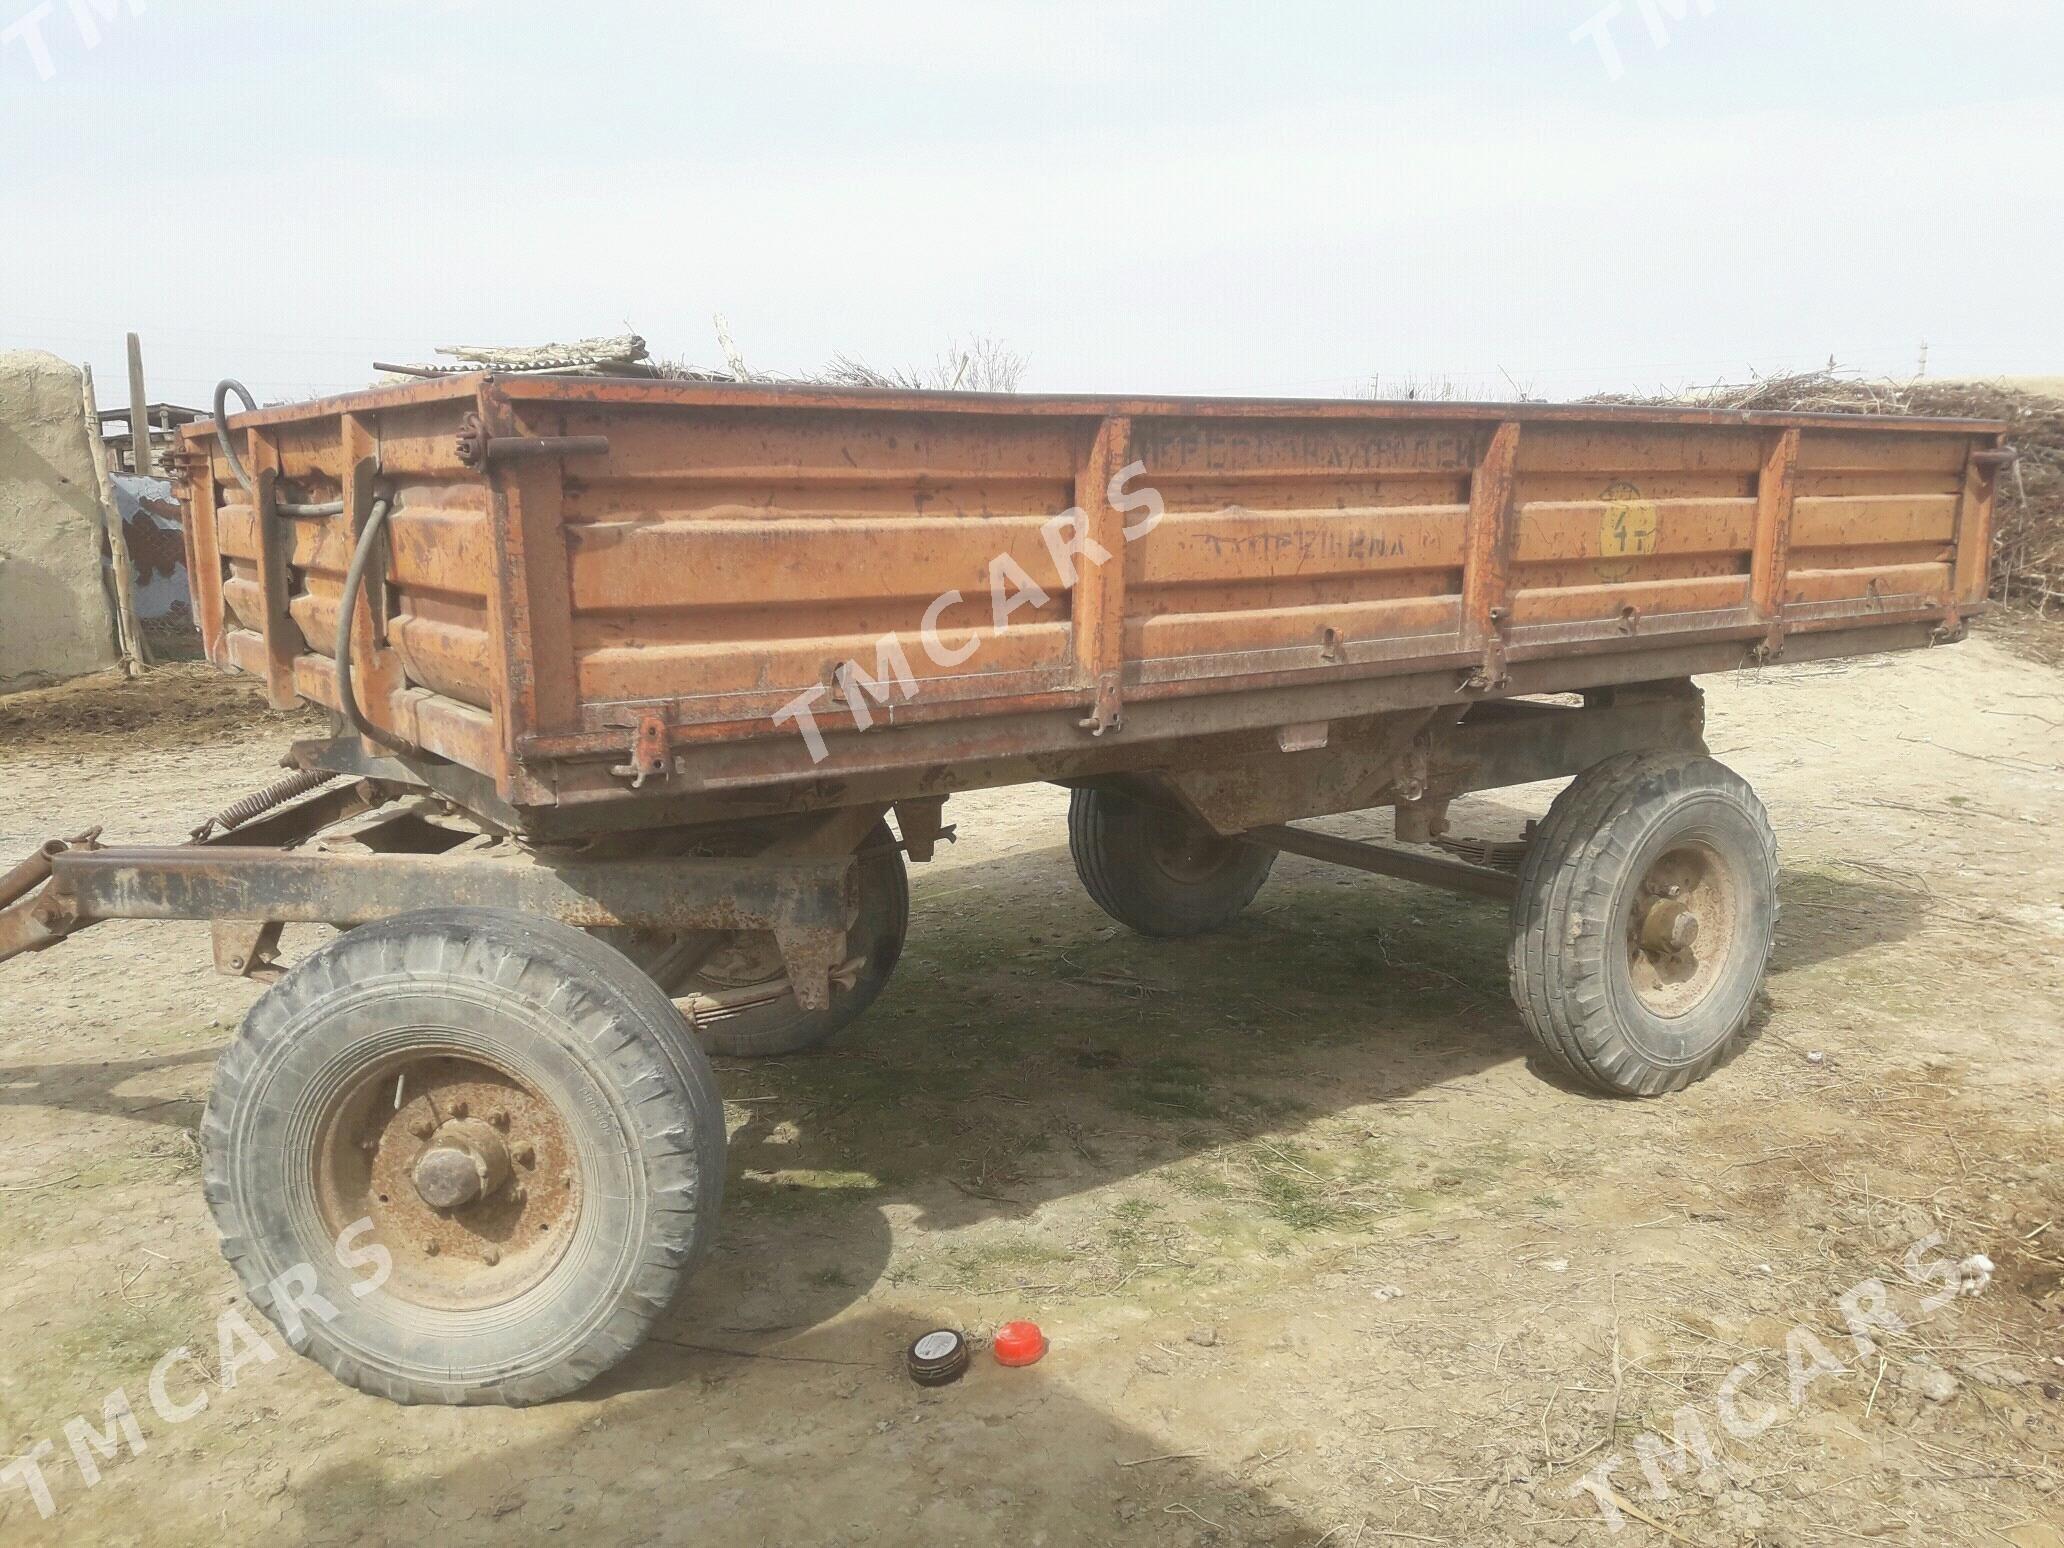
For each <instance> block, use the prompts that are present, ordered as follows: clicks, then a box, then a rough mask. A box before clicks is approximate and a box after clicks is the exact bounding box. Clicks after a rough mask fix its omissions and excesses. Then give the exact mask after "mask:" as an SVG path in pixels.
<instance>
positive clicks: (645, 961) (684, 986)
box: [595, 822, 910, 1059]
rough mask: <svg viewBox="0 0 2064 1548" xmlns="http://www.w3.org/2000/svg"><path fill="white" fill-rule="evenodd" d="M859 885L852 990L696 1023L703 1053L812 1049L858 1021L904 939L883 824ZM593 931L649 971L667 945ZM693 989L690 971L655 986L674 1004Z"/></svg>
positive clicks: (903, 906) (900, 889)
mask: <svg viewBox="0 0 2064 1548" xmlns="http://www.w3.org/2000/svg"><path fill="white" fill-rule="evenodd" d="M859 882H860V914H859V917H858V918H857V919H856V920H855V921H854V923H853V932H852V934H851V935H849V936H848V937H847V944H848V946H849V947H851V946H855V944H856V942H857V948H856V949H857V954H858V955H860V956H862V957H864V958H865V962H864V964H863V965H862V967H861V969H860V972H859V976H858V977H857V978H856V979H855V980H854V983H853V987H852V988H850V989H840V988H839V987H838V986H837V985H833V986H832V995H831V1004H830V1005H829V1006H828V1007H827V1008H825V1009H824V1010H819V1011H806V1010H804V1009H803V1008H802V1007H801V1006H799V1005H798V1004H796V1001H795V996H794V995H786V996H783V997H782V998H781V999H778V1000H773V1001H769V1002H768V1003H767V1004H765V1005H755V1006H753V1007H751V1008H750V1009H747V1010H742V1011H734V1012H732V1013H731V1014H729V1015H725V1016H713V1017H711V1018H710V1019H708V1020H707V1021H701V1022H697V1023H696V1024H695V1035H696V1037H697V1038H698V1039H699V1040H700V1041H701V1043H702V1046H703V1047H704V1048H706V1049H708V1050H709V1052H711V1053H712V1054H716V1055H718V1056H720V1057H723V1058H730V1059H772V1058H776V1057H778V1056H780V1055H782V1054H792V1053H801V1052H803V1051H804V1050H805V1049H809V1048H817V1047H820V1046H822V1045H823V1044H825V1043H828V1042H830V1041H831V1040H832V1039H833V1038H834V1037H836V1036H838V1034H839V1033H841V1032H843V1031H844V1030H845V1029H846V1028H847V1027H849V1026H851V1025H852V1024H853V1023H854V1022H855V1021H857V1020H859V1019H860V1017H861V1015H862V1014H864V1013H865V1012H866V1010H867V1008H868V1007H869V1006H870V1005H872V1004H873V1003H874V1002H875V1000H876V999H877V998H879V997H880V995H881V992H882V990H884V989H886V988H887V987H888V985H889V978H890V975H891V974H893V973H894V972H895V970H896V963H897V962H898V961H899V960H900V959H901V958H902V955H903V942H904V939H905V937H907V936H908V935H909V933H910V876H909V873H908V871H907V870H906V869H905V868H904V864H903V849H902V846H901V845H900V844H898V843H897V841H896V835H895V834H894V833H892V832H890V831H889V825H888V824H887V823H886V822H877V823H876V824H875V825H874V827H873V828H872V829H871V830H870V831H869V832H868V835H867V837H866V838H865V839H863V840H862V841H861V844H860V877H859ZM595 933H596V934H597V935H599V936H601V937H602V938H603V939H604V940H606V941H608V942H609V943H610V944H611V945H613V946H615V947H616V948H617V949H618V950H620V951H622V952H623V953H624V955H625V956H627V957H629V958H630V959H631V961H633V962H634V963H639V964H640V965H641V966H649V965H650V964H651V963H652V962H653V961H654V960H656V958H657V957H658V955H659V954H660V953H661V952H663V951H665V949H666V946H667V941H666V939H665V938H658V939H655V938H653V937H650V936H645V937H643V938H641V937H640V935H639V933H638V932H636V931H631V930H598V931H597V932H595ZM696 987H697V984H696V980H695V975H694V974H693V973H692V972H691V973H688V974H685V975H683V976H682V977H681V978H680V979H678V980H676V981H674V982H669V983H662V984H661V985H660V988H661V989H663V990H665V991H666V992H667V993H668V994H669V995H673V996H675V997H678V998H685V997H686V996H688V995H690V994H692V993H694V992H695V989H696Z"/></svg>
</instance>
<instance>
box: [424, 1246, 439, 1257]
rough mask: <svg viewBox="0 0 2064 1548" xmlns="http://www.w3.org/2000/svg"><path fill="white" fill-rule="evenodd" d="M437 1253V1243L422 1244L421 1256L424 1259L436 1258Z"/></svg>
mask: <svg viewBox="0 0 2064 1548" xmlns="http://www.w3.org/2000/svg"><path fill="white" fill-rule="evenodd" d="M438 1251H439V1249H438V1246H437V1243H435V1242H425V1243H424V1244H423V1256H424V1257H426V1258H434V1257H436V1256H437V1254H438Z"/></svg>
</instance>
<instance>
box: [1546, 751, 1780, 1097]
mask: <svg viewBox="0 0 2064 1548" xmlns="http://www.w3.org/2000/svg"><path fill="white" fill-rule="evenodd" d="M1692 832H1701V833H1703V835H1704V836H1705V837H1706V838H1707V840H1708V841H1709V842H1713V847H1714V848H1715V849H1716V850H1717V851H1718V852H1719V853H1721V855H1722V856H1723V858H1724V859H1725V860H1727V861H1728V862H1729V863H1730V865H1731V867H1732V868H1733V869H1734V871H1735V873H1736V876H1737V878H1738V880H1739V881H1740V883H1741V897H1740V902H1739V905H1738V907H1737V911H1736V929H1737V938H1736V939H1737V944H1736V946H1735V947H1734V949H1733V952H1732V960H1731V961H1730V962H1729V963H1728V964H1726V966H1725V967H1724V969H1723V971H1722V973H1721V976H1720V978H1719V979H1718V981H1716V982H1715V983H1714V985H1713V986H1712V988H1711V989H1710V990H1709V991H1708V992H1707V994H1706V996H1705V998H1704V999H1703V1000H1701V1001H1700V1002H1699V1003H1698V1004H1697V1005H1695V1006H1694V1007H1693V1008H1692V1009H1691V1010H1690V1011H1688V1012H1686V1013H1685V1014H1684V1015H1683V1016H1680V1017H1676V1018H1664V1017H1660V1016H1657V1015H1655V1014H1654V1013H1653V1012H1651V1011H1650V1010H1649V1009H1648V1008H1647V1007H1646V1006H1644V1005H1642V1004H1641V1003H1640V1001H1639V999H1638V998H1637V997H1636V995H1635V994H1634V991H1633V989H1632V986H1631V984H1630V983H1629V981H1628V978H1627V975H1626V973H1625V971H1624V963H1625V956H1626V946H1625V935H1624V929H1625V926H1624V924H1623V922H1622V921H1624V919H1625V917H1626V915H1625V912H1624V911H1625V909H1626V908H1627V906H1628V904H1629V892H1630V889H1632V888H1635V887H1638V886H1639V885H1640V884H1641V881H1642V879H1643V877H1644V876H1645V875H1646V874H1647V870H1648V865H1649V863H1650V859H1651V858H1652V857H1653V856H1655V855H1658V854H1661V853H1663V852H1665V850H1666V849H1667V848H1668V845H1669V843H1670V841H1671V840H1672V839H1674V838H1677V837H1681V836H1683V835H1685V834H1687V833H1692ZM1716 840H1717V841H1718V842H1714V841H1716ZM1723 845H1724V847H1722V846H1723ZM1777 912H1778V906H1777V840H1776V837H1775V835H1774V834H1773V833H1772V831H1771V827H1770V818H1769V814H1768V813H1766V812H1765V811H1764V809H1763V803H1762V802H1761V801H1759V800H1757V799H1756V794H1755V792H1754V791H1753V790H1751V789H1750V788H1749V785H1748V782H1747V781H1746V780H1744V779H1743V778H1742V777H1741V776H1740V775H1738V774H1736V773H1735V772H1734V771H1733V770H1732V769H1730V768H1728V767H1727V766H1726V765H1725V764H1722V763H1719V762H1717V761H1715V760H1714V759H1712V758H1709V757H1706V756H1704V755H1703V754H1695V753H1684V752H1668V753H1643V752H1633V753H1622V754H1620V755H1619V756H1617V757H1614V758H1609V759H1607V760H1606V761H1605V762H1604V763H1601V764H1598V765H1597V766H1595V767H1593V768H1591V769H1588V770H1586V771H1585V772H1584V773H1583V774H1581V775H1579V776H1578V777H1577V779H1576V780H1575V781H1574V782H1572V783H1571V784H1570V786H1569V787H1568V788H1567V789H1565V790H1564V791H1563V792H1562V794H1561V795H1560V796H1558V797H1557V798H1556V800H1555V804H1554V805H1553V806H1552V807H1550V808H1549V811H1548V817H1547V820H1546V821H1545V822H1544V823H1543V824H1542V825H1541V829H1540V831H1539V833H1538V834H1537V835H1536V836H1535V839H1534V842H1533V843H1532V845H1531V846H1529V848H1528V850H1527V853H1526V858H1525V860H1524V861H1523V862H1522V864H1521V867H1520V873H1519V895H1518V897H1517V898H1516V899H1515V900H1514V902H1513V910H1512V937H1511V947H1510V953H1509V958H1508V961H1509V966H1510V970H1511V981H1512V997H1513V1000H1514V1001H1515V1002H1516V1003H1517V1004H1518V1006H1519V1011H1520V1015H1521V1016H1522V1017H1523V1018H1524V1019H1525V1021H1526V1024H1527V1026H1528V1028H1529V1029H1530V1030H1531V1031H1532V1032H1533V1034H1534V1036H1535V1037H1536V1038H1537V1039H1538V1040H1539V1041H1540V1044H1541V1047H1542V1048H1543V1049H1544V1050H1545V1051H1546V1052H1547V1054H1548V1057H1549V1059H1550V1061H1551V1062H1552V1063H1553V1064H1554V1065H1555V1066H1556V1067H1557V1068H1558V1069H1560V1070H1561V1071H1562V1072H1563V1073H1564V1074H1566V1075H1568V1076H1570V1077H1571V1078H1572V1079H1575V1080H1577V1081H1579V1082H1581V1083H1583V1084H1584V1085H1587V1086H1590V1087H1592V1088H1593V1089H1595V1090H1598V1091H1602V1092H1606V1093H1608V1094H1611V1095H1614V1096H1628V1097H1655V1096H1663V1095H1666V1094H1668V1093H1670V1092H1673V1091H1681V1090H1683V1089H1684V1088H1685V1087H1686V1086H1689V1085H1691V1084H1693V1083H1694V1082H1696V1081H1699V1080H1703V1079H1704V1078H1705V1077H1706V1076H1707V1075H1709V1074H1711V1073H1712V1072H1713V1071H1714V1070H1715V1069H1716V1068H1718V1067H1719V1066H1720V1065H1721V1064H1723V1063H1725V1062H1726V1061H1727V1060H1728V1059H1730V1058H1731V1057H1733V1055H1734V1054H1735V1053H1736V1052H1737V1051H1738V1050H1739V1048H1740V1046H1741V1044H1742V1043H1743V1042H1745V1041H1746V1040H1747V1034H1748V1029H1749V1023H1750V1018H1751V1016H1752V1014H1753V1013H1754V1011H1755V1008H1756V1001H1757V996H1758V994H1759V992H1760V990H1761V988H1762V984H1763V978H1764V974H1765V972H1766V971H1767V969H1768V967H1769V961H1770V949H1771V944H1772V938H1773V935H1774V933H1775V929H1776V924H1777ZM1616 959H1617V961H1618V963H1619V968H1618V969H1617V970H1616V969H1615V960H1616ZM1630 1033H1631V1034H1632V1035H1630Z"/></svg>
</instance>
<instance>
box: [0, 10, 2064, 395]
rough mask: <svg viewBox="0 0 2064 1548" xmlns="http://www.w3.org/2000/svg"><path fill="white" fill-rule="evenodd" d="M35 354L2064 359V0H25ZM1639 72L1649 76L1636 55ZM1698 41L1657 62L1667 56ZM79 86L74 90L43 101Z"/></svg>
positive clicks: (6, 226) (1350, 377)
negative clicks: (519, 350)
mask: <svg viewBox="0 0 2064 1548" xmlns="http://www.w3.org/2000/svg"><path fill="white" fill-rule="evenodd" d="M0 30H5V31H7V32H8V33H9V36H8V38H7V41H6V42H5V43H4V45H0V158H4V162H0V165H4V172H0V232H4V236H0V279H4V281H5V286H4V291H0V294H4V295H5V297H6V305H5V308H4V310H0V347H16V346H34V347H41V348H46V349H50V350H52V351H54V352H56V353H58V354H61V355H64V356H66V357H68V358H70V359H74V360H78V359H90V360H91V361H92V362H93V363H94V366H95V370H96V372H97V373H98V374H99V376H100V378H101V382H102V396H103V398H104V399H109V398H119V397H122V396H124V395H125V394H124V390H123V389H121V388H119V387H117V386H115V385H114V384H116V383H119V382H120V381H121V380H122V366H121V347H122V334H123V332H124V331H125V330H127V329H132V328H133V329H136V330H138V331H139V332H141V333H142V334H143V336H144V339H145V343H146V346H147V351H148V358H149V361H150V365H151V368H152V382H151V385H152V393H153V396H156V397H169V398H174V399H178V400H183V401H188V402H193V403H196V404H198V403H201V402H202V401H203V400H204V398H205V396H206V394H207V392H208V390H209V388H210V387H211V385H212V384H213V382H214V380H215V379H216V378H217V377H219V376H222V375H225V374H236V375H241V376H243V377H245V378H246V379H247V380H248V381H249V382H250V383H251V385H252V386H253V387H254V388H256V389H257V390H258V391H259V392H260V393H261V395H263V396H265V397H267V398H274V397H285V396H305V395H308V394H312V393H315V392H320V391H326V390H333V389H338V388H344V387H350V386H356V385H362V384H363V383H364V382H366V381H367V380H368V378H369V375H370V363H371V361H372V360H373V359H374V358H376V357H377V358H381V359H390V358H396V357H402V358H423V357H425V356H426V354H427V352H428V351H429V349H430V348H431V347H432V346H434V345H437V344H442V343H454V342H464V343H480V342H532V341H541V340H545V339H551V338H562V337H568V336H577V335H585V334H595V333H610V332H616V331H620V330H621V329H622V328H623V327H624V326H625V325H626V324H629V325H631V326H633V327H635V328H636V329H637V330H638V331H639V332H642V333H643V334H645V336H646V337H647V338H648V339H650V340H651V342H652V345H653V348H654V349H655V351H657V352H660V353H663V354H667V355H671V356H677V357H685V358H687V359H689V360H691V361H694V362H698V363H703V364H711V365H714V364H719V363H720V356H719V352H718V350H717V348H716V346H715V343H714V339H713V334H712V329H711V323H710V319H711V316H712V314H715V313H722V314H723V315H724V316H725V317H726V318H727V319H728V321H729V324H730V327H731V331H732V333H733V334H734V336H735V337H736V339H737V341H738V343H739V346H740V348H741V349H742V350H743V352H744V354H745V356H746V358H747V360H748V362H749V363H750V364H751V365H753V366H755V367H758V368H760V369H764V370H770V371H790V370H801V369H807V368H809V367H811V366H813V365H816V364H818V363H820V362H822V361H823V360H824V359H825V358H826V357H828V356H829V355H831V354H833V353H834V352H837V351H846V352H849V353H852V354H856V355H859V356H861V357H864V358H866V359H868V360H870V361H872V362H874V363H876V364H877V365H883V366H889V365H897V364H907V363H914V362H919V361H923V360H926V359H929V358H931V357H932V356H934V355H935V354H936V353H937V352H938V351H939V350H940V348H941V347H942V346H943V345H945V344H946V342H947V341H948V340H949V339H951V338H952V337H954V336H955V335H956V334H968V333H986V334H990V335H994V336H996V337H999V338H1001V339H1004V340H1006V341H1007V342H1008V343H1009V344H1011V345H1012V346H1014V347H1015V348H1016V349H1018V350H1019V351H1021V352H1022V353H1023V354H1025V355H1026V356H1027V357H1028V358H1029V361H1030V367H1031V369H1030V375H1029V377H1028V380H1027V386H1028V387H1032V388H1037V389H1052V390H1068V389H1113V390H1116V389H1141V390H1157V391H1158V390H1168V391H1195V392H1256V393H1283V394H1297V395H1323V394H1340V393H1348V392H1353V391H1354V390H1356V388H1357V387H1358V386H1360V385H1361V384H1363V383H1365V382H1366V381H1367V380H1368V379H1369V378H1370V377H1371V376H1376V375H1380V376H1381V377H1382V378H1383V379H1384V380H1385V381H1387V382H1395V381H1402V380H1404V379H1407V378H1410V377H1414V376H1417V377H1421V378H1426V377H1437V376H1443V375H1445V376H1449V377H1453V378H1456V379H1458V380H1459V381H1461V382H1462V383H1464V384H1465V385H1467V386H1468V387H1470V388H1472V389H1475V390H1476V391H1478V392H1479V393H1480V394H1482V395H1491V396H1503V395H1509V390H1510V389H1509V387H1508V386H1507V384H1506V378H1507V374H1508V373H1509V376H1510V379H1511V381H1513V382H1516V383H1518V384H1521V385H1523V386H1525V387H1527V388H1530V389H1532V390H1534V391H1538V392H1543V393H1548V394H1551V395H1573V394H1576V393H1580V392H1583V391H1589V390H1594V389H1597V388H1602V387H1615V386H1630V385H1644V386H1653V385H1657V384H1672V385H1676V384H1682V383H1684V382H1686V381H1712V380H1717V379H1721V378H1725V379H1729V380H1739V379H1742V378H1744V377H1745V376H1746V374H1747V373H1748V372H1749V370H1750V369H1751V368H1752V367H1753V368H1760V369H1766V370H1767V369H1774V368H1779V367H1787V366H1801V365H1809V364H1815V363H1824V362H1825V361H1826V360H1827V358H1828V357H1829V356H1830V355H1834V356H1836V357H1838V358H1839V359H1840V360H1841V361H1842V362H1844V363H1845V364H1849V365H1854V366H1858V367H1863V368H1868V369H1872V370H1877V371H1885V372H1897V373H1902V374H1904V373H1910V372H1911V371H1912V370H1913V369H1914V368H1915V366H1916V363H1917V361H1918V358H1919V354H1920V350H1921V345H1922V342H1923V341H1924V340H1925V341H1926V342H1927V343H1928V345H1929V347H1930V350H1931V370H1932V372H1933V373H1934V374H1973V373H1999V372H2025V373H2036V372H2041V373H2055V372H2058V371H2059V370H2064V76H2060V72H2059V71H2058V70H2057V63H2058V61H2059V60H2060V59H2064V4H2060V3H2059V0H1422V3H1415V4H1405V3H1400V0H1361V3H1348V0H1330V3H1320V0H1313V3H1304V4H1300V3H1297V0H1278V3H1274V4H1266V5H1262V4H1255V5H1236V4H1230V3H1209V4H1207V3H1191V4H1185V3H1182V0H1049V3H1043V4H1042V3H1034V0H988V3H985V0H858V3H849V4H841V3H833V0H801V3H793V4H791V3H783V0H753V3H746V4H733V5H724V6H717V5H703V4H693V3H687V0H675V3H661V4H627V3H612V0H587V3H585V4H565V3H551V4H548V3H539V0H472V3H465V0H291V3H286V0H282V3H278V4H258V3H253V0H140V3H138V0H0ZM1601 34H1602V35H1603V36H1605V37H1606V38H1607V39H1609V40H1610V43H1611V45H1612V49H1613V50H1614V51H1616V53H1617V55H1618V58H1617V61H1616V63H1617V69H1618V73H1617V76H1616V75H1615V73H1614V70H1613V69H1612V68H1611V67H1610V66H1609V62H1608V60H1607V58H1606V56H1605V50H1603V49H1602V48H1601V47H1600V45H1599V37H1600V35H1601ZM1659 37H1660V38H1661V39H1663V42H1662V44H1661V46H1658V41H1657V40H1658V38H1659ZM46 75H47V78H46Z"/></svg>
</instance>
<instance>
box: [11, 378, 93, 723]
mask: <svg viewBox="0 0 2064 1548" xmlns="http://www.w3.org/2000/svg"><path fill="white" fill-rule="evenodd" d="M101 532H102V529H101V512H100V494H99V490H98V486H97V485H96V484H95V482H94V473H93V459H92V453H91V451H90V450H89V443H88V441H87V439H86V408H85V404H84V402H83V401H82V399H81V397H80V376H79V371H78V369H77V367H75V366H72V365H69V364H67V363H66V362H64V361H62V360H60V359H58V358H57V357H56V356H55V355H46V354H43V353H41V352H40V351H33V350H22V351H0V693H5V692H8V691H11V690H13V689H16V688H29V687H34V686H36V685H37V684H39V683H50V682H57V681H60V680H62V679H64V678H67V677H77V676H78V675H80V674H81V673H83V672H92V671H95V670H97V669H99V668H101V667H107V666H112V665H113V664H114V663H115V660H116V655H115V636H114V619H113V614H112V610H111V608H110V605H109V602H108V595H107V589H106V586H105V584H104V582H103V581H102V579H101V566H100V547H101Z"/></svg>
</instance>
